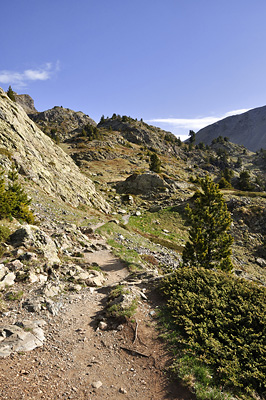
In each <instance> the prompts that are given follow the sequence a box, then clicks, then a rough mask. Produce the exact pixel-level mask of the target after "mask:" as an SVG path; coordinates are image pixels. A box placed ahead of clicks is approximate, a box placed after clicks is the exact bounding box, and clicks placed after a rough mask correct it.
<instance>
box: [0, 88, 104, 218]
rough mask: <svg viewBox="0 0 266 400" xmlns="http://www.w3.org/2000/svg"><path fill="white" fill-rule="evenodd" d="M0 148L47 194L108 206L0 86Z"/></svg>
mask: <svg viewBox="0 0 266 400" xmlns="http://www.w3.org/2000/svg"><path fill="white" fill-rule="evenodd" d="M0 148H2V149H4V150H5V151H9V153H10V154H11V155H12V158H13V159H14V161H15V163H16V165H17V166H18V168H19V172H20V173H21V174H23V175H25V176H26V177H27V178H29V179H30V180H32V181H34V182H35V183H36V184H37V185H39V186H40V187H41V188H42V189H43V190H44V191H45V192H47V193H48V194H50V195H55V196H59V197H61V199H62V200H64V201H67V202H69V203H70V204H71V205H73V206H78V204H80V203H84V204H88V205H91V206H94V207H97V208H100V209H102V210H105V211H107V210H108V209H109V207H108V204H107V203H106V202H105V201H104V200H103V198H102V197H101V196H100V195H99V194H98V193H97V192H96V189H95V186H94V185H93V183H92V182H91V181H90V180H89V179H88V178H86V177H85V176H84V175H83V174H81V172H80V170H79V168H78V167H77V166H76V165H75V163H74V162H73V160H72V159H71V158H70V157H69V156H68V155H67V154H66V153H65V152H64V151H63V150H62V149H61V148H60V147H59V146H58V145H56V144H55V143H54V142H53V141H52V140H51V139H50V138H49V137H48V136H47V135H45V134H44V133H43V132H42V131H41V130H40V129H38V128H37V126H36V125H35V124H34V122H33V121H32V120H31V119H30V118H29V117H28V116H27V115H26V113H25V111H24V110H23V109H22V108H21V107H20V106H19V105H17V104H16V103H15V102H13V101H12V100H10V99H9V97H8V96H7V95H6V93H5V92H4V91H3V90H2V89H0ZM0 162H1V159H0Z"/></svg>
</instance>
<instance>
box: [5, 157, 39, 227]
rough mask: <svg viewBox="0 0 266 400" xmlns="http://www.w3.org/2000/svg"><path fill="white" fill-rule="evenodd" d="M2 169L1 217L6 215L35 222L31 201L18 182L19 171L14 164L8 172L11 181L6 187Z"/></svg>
mask: <svg viewBox="0 0 266 400" xmlns="http://www.w3.org/2000/svg"><path fill="white" fill-rule="evenodd" d="M3 174H4V171H0V219H1V218H6V217H15V218H21V219H22V220H24V221H27V222H29V223H32V222H34V216H33V214H32V212H31V211H30V209H29V204H30V202H31V200H30V199H28V196H27V194H26V193H25V191H24V189H23V187H22V186H21V184H20V183H19V182H18V173H17V171H16V168H15V166H14V165H12V168H11V170H10V171H9V173H8V179H9V183H8V186H7V187H6V185H5V180H4V177H3Z"/></svg>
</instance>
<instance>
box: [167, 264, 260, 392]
mask: <svg viewBox="0 0 266 400" xmlns="http://www.w3.org/2000/svg"><path fill="white" fill-rule="evenodd" d="M162 291H163V293H164V294H165V295H166V297H167V309H168V311H169V314H170V321H171V322H170V324H169V326H170V327H171V331H172V337H173V343H174V345H175V348H176V349H178V351H179V356H180V358H182V357H184V355H189V356H190V357H191V356H192V357H193V358H194V359H195V360H196V362H200V363H202V364H203V365H207V366H209V367H210V368H211V369H212V370H213V371H214V382H216V383H217V384H218V385H219V384H222V385H224V387H225V389H230V390H232V391H234V392H235V393H236V394H238V395H239V394H244V395H247V396H249V395H254V393H257V394H258V395H260V396H262V397H263V395H265V394H266V346H265V342H266V334H265V333H266V302H265V300H266V289H265V288H264V287H262V286H259V285H258V284H255V283H251V282H249V281H246V280H244V279H239V278H236V277H233V276H228V275H227V274H225V273H224V272H220V271H219V272H215V271H211V270H206V269H203V268H191V267H190V268H180V269H178V270H176V271H175V272H174V274H173V275H171V276H170V277H169V276H168V277H167V278H165V280H164V283H163V286H162ZM175 363H178V360H176V361H175Z"/></svg>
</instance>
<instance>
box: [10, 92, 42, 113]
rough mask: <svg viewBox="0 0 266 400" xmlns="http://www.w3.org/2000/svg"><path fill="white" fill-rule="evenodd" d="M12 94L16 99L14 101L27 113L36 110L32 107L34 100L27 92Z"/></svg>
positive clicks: (35, 111)
mask: <svg viewBox="0 0 266 400" xmlns="http://www.w3.org/2000/svg"><path fill="white" fill-rule="evenodd" d="M14 96H15V99H16V103H17V104H19V105H20V106H21V107H22V108H23V109H24V110H25V112H26V113H27V114H29V113H37V112H38V111H37V110H36V108H35V107H34V100H33V99H32V98H31V97H30V96H29V95H28V94H17V93H14Z"/></svg>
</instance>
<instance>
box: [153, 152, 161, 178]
mask: <svg viewBox="0 0 266 400" xmlns="http://www.w3.org/2000/svg"><path fill="white" fill-rule="evenodd" d="M150 170H151V171H153V172H158V173H159V172H160V171H161V160H160V159H159V157H158V156H157V154H156V153H152V155H151V156H150Z"/></svg>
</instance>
